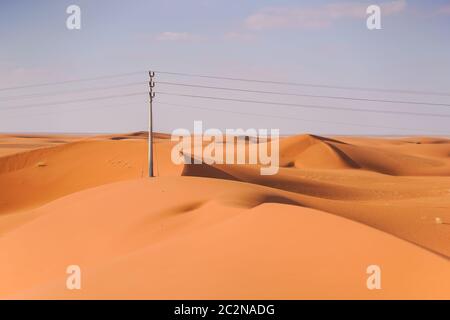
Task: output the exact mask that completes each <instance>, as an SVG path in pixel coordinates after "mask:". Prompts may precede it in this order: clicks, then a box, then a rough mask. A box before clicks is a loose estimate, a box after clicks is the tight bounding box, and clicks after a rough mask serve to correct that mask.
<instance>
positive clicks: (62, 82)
mask: <svg viewBox="0 0 450 320" xmlns="http://www.w3.org/2000/svg"><path fill="white" fill-rule="evenodd" d="M137 74H142V75H144V74H145V72H142V71H136V72H128V73H117V74H111V75H105V76H99V77H92V78H79V79H71V80H64V81H57V82H44V83H35V84H29V85H23V86H16V87H5V88H0V91H7V90H18V89H28V88H38V87H48V86H55V85H62V84H68V83H76V82H86V81H95V80H104V79H113V78H123V77H129V76H133V75H137Z"/></svg>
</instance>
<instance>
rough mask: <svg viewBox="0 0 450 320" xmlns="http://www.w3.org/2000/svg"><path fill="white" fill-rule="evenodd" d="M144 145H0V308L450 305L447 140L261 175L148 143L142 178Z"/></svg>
mask: <svg viewBox="0 0 450 320" xmlns="http://www.w3.org/2000/svg"><path fill="white" fill-rule="evenodd" d="M146 138H147V137H146V135H145V134H144V133H135V134H122V135H100V136H64V135H54V136H53V135H45V136H43V135H42V136H32V135H27V136H23V135H22V136H17V135H2V136H1V135H0V190H2V192H1V193H0V298H27V299H39V298H83V299H91V298H114V299H116V298H125V299H127V298H131V299H132V298H138V299H145V298H151V299H164V298H169V299H170V298H172V299H173V298H175V299H181V298H183V299H195V298H201V299H202V298H204V299H216V298H217V299H221V298H224V299H233V298H234V299H241V298H242V299H243V298H246V299H252V298H255V299H256V298H267V299H303V298H313V299H314V298H325V299H334V298H342V299H371V298H374V299H392V298H412V299H431V298H434V299H449V298H450V261H449V257H450V140H449V139H445V138H430V137H417V138H368V137H320V136H314V135H298V136H291V137H285V138H282V139H281V141H280V157H281V158H280V166H281V168H280V171H279V173H278V174H276V175H273V176H262V175H260V174H259V166H258V165H207V164H200V165H174V164H172V162H171V160H170V151H171V148H172V146H173V145H174V143H173V142H171V141H170V139H168V138H169V136H167V135H164V134H158V135H157V136H156V141H155V168H154V169H155V172H156V175H157V177H156V178H152V179H149V178H146V176H147V159H146V157H147V141H146ZM248 143H250V142H248ZM70 264H77V265H80V267H81V268H82V272H83V288H82V290H80V291H77V290H74V291H70V290H67V289H66V287H65V279H66V276H67V275H66V273H65V271H66V267H67V266H68V265H70ZM370 264H377V265H380V266H381V268H382V290H368V289H367V287H366V278H367V274H366V267H367V266H368V265H370Z"/></svg>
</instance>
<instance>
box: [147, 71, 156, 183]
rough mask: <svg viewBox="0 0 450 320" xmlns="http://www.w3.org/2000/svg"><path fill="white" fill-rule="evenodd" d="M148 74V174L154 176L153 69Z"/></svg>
mask: <svg viewBox="0 0 450 320" xmlns="http://www.w3.org/2000/svg"><path fill="white" fill-rule="evenodd" d="M148 75H149V76H150V81H149V83H148V85H149V88H150V91H149V98H150V100H149V109H148V176H149V177H154V175H153V106H152V104H153V98H154V97H155V93H154V92H153V88H154V87H155V82H154V81H153V78H154V76H155V72H154V71H149V72H148Z"/></svg>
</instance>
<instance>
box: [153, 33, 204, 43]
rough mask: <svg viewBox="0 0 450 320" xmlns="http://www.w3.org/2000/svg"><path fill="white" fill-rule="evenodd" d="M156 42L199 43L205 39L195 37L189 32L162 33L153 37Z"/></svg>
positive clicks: (198, 36) (195, 35)
mask: <svg viewBox="0 0 450 320" xmlns="http://www.w3.org/2000/svg"><path fill="white" fill-rule="evenodd" d="M155 39H156V40H158V41H199V40H204V39H205V38H204V37H202V36H200V35H197V34H192V33H189V32H170V31H166V32H162V33H159V34H157V35H156V37H155Z"/></svg>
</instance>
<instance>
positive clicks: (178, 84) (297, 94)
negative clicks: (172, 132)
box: [156, 81, 450, 107]
mask: <svg viewBox="0 0 450 320" xmlns="http://www.w3.org/2000/svg"><path fill="white" fill-rule="evenodd" d="M156 83H160V84H166V85H171V86H181V87H191V88H204V89H215V90H226V91H238V92H249V93H262V94H273V95H281V96H294V97H309V98H326V99H341V100H352V101H368V102H383V103H399V104H414V105H429V106H442V107H450V104H448V103H433V102H419V101H404V100H381V99H369V98H355V97H342V96H328V95H313V94H303V93H289V92H279V91H265V90H250V89H240V88H230V87H216V86H206V85H197V84H187V83H177V82H167V81H157V82H156Z"/></svg>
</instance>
